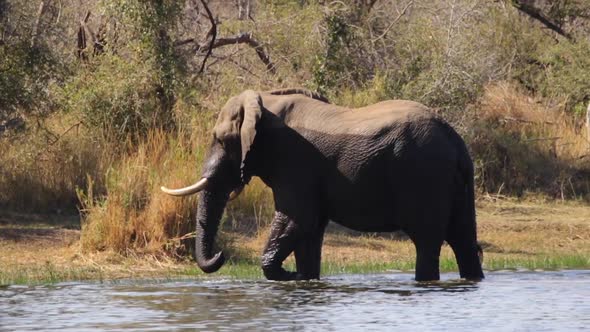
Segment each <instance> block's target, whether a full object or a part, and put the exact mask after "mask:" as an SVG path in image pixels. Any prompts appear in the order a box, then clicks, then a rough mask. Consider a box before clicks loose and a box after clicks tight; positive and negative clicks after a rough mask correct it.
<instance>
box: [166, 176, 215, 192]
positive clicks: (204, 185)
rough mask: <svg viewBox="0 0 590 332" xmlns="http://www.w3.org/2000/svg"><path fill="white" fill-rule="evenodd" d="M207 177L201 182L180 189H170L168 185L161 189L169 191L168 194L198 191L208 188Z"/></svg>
mask: <svg viewBox="0 0 590 332" xmlns="http://www.w3.org/2000/svg"><path fill="white" fill-rule="evenodd" d="M207 181H208V180H207V178H202V179H201V180H199V182H197V183H195V184H193V185H192V186H188V187H184V188H180V189H168V188H166V187H160V189H161V190H162V191H163V192H165V193H167V194H168V195H172V196H186V195H191V194H195V193H198V192H199V191H201V190H203V189H205V188H207Z"/></svg>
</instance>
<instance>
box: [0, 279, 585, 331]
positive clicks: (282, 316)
mask: <svg viewBox="0 0 590 332" xmlns="http://www.w3.org/2000/svg"><path fill="white" fill-rule="evenodd" d="M412 277H413V276H412V275H410V274H406V273H389V274H377V275H341V276H332V277H327V278H324V279H323V280H322V281H315V282H268V281H262V280H253V281H236V280H222V279H209V280H184V281H165V282H155V281H150V282H147V281H123V282H117V283H114V282H110V283H62V284H57V285H51V286H9V287H5V288H0V331H5V330H6V331H39V330H43V331H46V330H60V331H88V330H100V331H103V330H135V331H172V330H207V331H225V330H241V331H285V330H286V331H334V330H337V331H392V330H399V331H449V330H453V331H474V330H476V331H555V330H561V331H573V330H584V329H588V328H590V271H558V272H513V271H510V272H508V271H506V272H488V273H487V278H486V280H485V281H484V282H481V283H469V282H461V281H459V280H455V279H453V278H457V275H456V274H446V275H443V276H442V278H443V280H445V281H442V282H439V283H432V284H419V283H416V282H413V281H412Z"/></svg>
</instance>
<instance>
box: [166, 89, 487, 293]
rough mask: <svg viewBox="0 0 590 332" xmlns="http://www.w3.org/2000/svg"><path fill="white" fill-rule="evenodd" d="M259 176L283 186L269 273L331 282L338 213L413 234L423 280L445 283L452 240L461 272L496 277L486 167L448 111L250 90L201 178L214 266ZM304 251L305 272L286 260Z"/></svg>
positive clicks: (207, 259)
mask: <svg viewBox="0 0 590 332" xmlns="http://www.w3.org/2000/svg"><path fill="white" fill-rule="evenodd" d="M253 176H257V177H259V178H260V179H261V180H262V181H263V182H264V183H265V184H266V185H267V186H268V187H270V188H271V190H272V194H273V199H274V203H275V213H274V218H273V221H272V223H271V225H270V236H269V239H268V242H267V244H266V247H265V248H264V251H263V254H262V262H261V263H262V271H263V273H264V276H265V277H266V278H267V279H269V280H308V279H319V277H320V262H321V252H322V242H323V237H324V231H325V229H326V225H327V224H328V222H329V221H333V222H336V223H338V224H341V225H343V226H345V227H347V228H350V229H353V230H357V231H364V232H392V231H398V230H402V231H403V232H405V233H406V234H407V236H408V237H409V238H410V240H411V241H412V242H413V244H414V246H415V249H416V268H415V279H416V280H417V281H430V280H439V279H440V272H439V256H440V251H441V246H442V245H443V243H444V241H446V242H447V243H448V244H449V245H450V247H451V248H452V250H453V252H454V254H455V258H456V260H457V263H458V267H459V273H460V276H461V278H465V279H468V280H481V279H483V278H484V275H483V271H482V266H481V261H480V254H482V252H481V247H480V246H479V245H478V243H477V234H476V220H475V203H474V167H473V162H472V160H471V157H470V155H469V152H468V149H467V147H466V145H465V142H464V141H463V139H462V138H461V137H460V135H459V134H458V133H457V132H456V131H455V130H454V129H453V128H452V127H451V126H450V125H449V124H448V123H447V122H445V121H444V120H443V119H442V118H440V117H439V116H438V115H437V114H436V112H434V111H432V110H431V109H429V108H428V107H426V106H424V105H422V104H420V103H418V102H413V101H408V100H388V101H382V102H379V103H377V104H374V105H370V106H366V107H361V108H356V109H353V108H347V107H342V106H337V105H334V104H331V103H329V102H328V100H327V99H326V98H324V97H323V96H321V95H320V94H317V93H314V92H311V91H308V90H305V89H298V88H292V89H282V90H274V91H266V92H264V91H252V90H246V91H244V92H242V93H241V94H239V95H237V96H234V97H232V98H230V99H229V100H228V101H227V103H226V104H225V106H224V107H223V108H222V109H221V111H220V113H219V116H218V119H217V122H216V124H215V127H214V129H213V133H212V142H211V145H210V148H209V152H208V155H207V157H206V159H205V162H204V164H203V167H202V177H201V179H200V180H199V181H197V182H196V183H195V184H193V185H190V186H187V187H184V188H180V189H168V188H166V187H162V188H161V189H162V191H164V192H166V193H168V194H170V195H175V196H184V195H191V194H194V193H197V192H201V194H200V197H199V198H198V203H197V204H198V205H197V208H198V211H197V213H196V234H197V238H196V248H195V260H196V262H197V264H198V266H199V267H200V268H201V269H202V270H203V271H204V272H205V273H212V272H215V271H217V270H218V269H219V268H220V267H221V266H222V265H223V264H224V262H225V258H224V255H223V252H222V251H219V252H217V253H215V254H213V251H214V250H213V246H214V242H215V237H216V234H217V231H218V227H219V223H220V218H221V217H222V214H223V211H224V209H225V206H226V204H227V202H228V200H230V199H232V198H234V197H235V196H236V195H239V193H240V192H241V190H242V189H243V188H244V186H245V185H247V184H248V183H249V181H250V180H251V178H252V177H253ZM293 252H294V254H295V263H296V271H286V270H285V269H284V268H283V266H282V265H283V261H284V260H285V259H286V258H287V257H288V256H289V255H290V254H291V253H293Z"/></svg>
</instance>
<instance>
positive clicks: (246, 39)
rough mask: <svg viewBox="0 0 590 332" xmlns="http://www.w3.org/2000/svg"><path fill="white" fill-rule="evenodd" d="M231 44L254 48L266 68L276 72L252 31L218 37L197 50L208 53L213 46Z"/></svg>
mask: <svg viewBox="0 0 590 332" xmlns="http://www.w3.org/2000/svg"><path fill="white" fill-rule="evenodd" d="M232 44H247V45H248V46H250V47H252V48H254V50H255V51H256V54H257V55H258V57H259V58H260V60H261V61H262V62H263V63H264V64H265V65H266V69H268V71H270V72H271V73H273V74H275V73H276V68H275V65H274V64H273V63H272V61H270V57H269V56H268V54H266V52H265V51H264V48H263V47H262V45H260V43H259V42H258V41H257V40H256V39H254V38H253V37H252V33H250V32H245V33H241V34H239V35H238V36H236V37H229V38H219V39H217V40H215V42H214V43H212V44H210V45H209V46H205V48H203V47H199V50H200V51H207V52H208V53H210V52H211V50H212V49H214V48H218V47H222V46H226V45H232Z"/></svg>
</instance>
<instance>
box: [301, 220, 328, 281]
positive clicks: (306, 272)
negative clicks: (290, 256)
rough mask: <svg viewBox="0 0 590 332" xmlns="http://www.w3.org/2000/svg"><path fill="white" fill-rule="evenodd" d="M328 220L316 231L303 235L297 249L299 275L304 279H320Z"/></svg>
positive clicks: (318, 226)
mask: <svg viewBox="0 0 590 332" xmlns="http://www.w3.org/2000/svg"><path fill="white" fill-rule="evenodd" d="M327 223H328V222H327V220H325V221H322V222H320V224H318V225H317V226H316V227H315V229H312V230H311V231H310V232H307V233H305V234H304V235H303V238H302V239H301V241H299V243H298V245H297V246H296V248H295V261H296V263H297V273H298V274H299V275H300V276H301V277H302V278H303V279H306V280H308V279H320V270H321V260H322V243H323V239H324V231H325V229H326V225H327Z"/></svg>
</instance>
